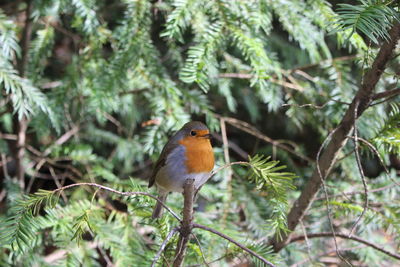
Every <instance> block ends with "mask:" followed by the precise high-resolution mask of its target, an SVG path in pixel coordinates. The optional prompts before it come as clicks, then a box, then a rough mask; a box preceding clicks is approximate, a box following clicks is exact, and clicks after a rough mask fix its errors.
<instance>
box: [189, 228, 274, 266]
mask: <svg viewBox="0 0 400 267" xmlns="http://www.w3.org/2000/svg"><path fill="white" fill-rule="evenodd" d="M193 228H199V229H203V230H206V231H209V232H211V233H213V234H216V235H218V236H220V237H222V238H223V239H225V240H228V241H229V242H231V243H233V244H235V245H236V246H238V247H239V248H241V249H242V250H244V251H246V252H247V253H249V254H251V255H253V256H254V257H256V258H257V259H259V260H260V261H262V262H263V263H265V264H266V265H268V266H271V267H275V265H274V264H273V263H271V262H269V261H268V260H266V259H265V258H264V257H263V256H261V255H259V254H257V253H255V252H254V251H252V250H250V249H248V248H247V247H245V246H244V245H242V244H240V243H239V242H237V241H235V240H233V239H232V238H230V237H229V236H227V235H225V234H223V233H221V232H219V231H217V230H215V229H213V228H210V227H208V226H205V225H201V224H197V223H194V224H193Z"/></svg>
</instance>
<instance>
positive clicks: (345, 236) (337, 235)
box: [289, 232, 400, 260]
mask: <svg viewBox="0 0 400 267" xmlns="http://www.w3.org/2000/svg"><path fill="white" fill-rule="evenodd" d="M330 236H332V233H331V232H322V233H314V234H308V236H307V237H308V238H319V237H330ZM336 237H339V238H343V239H349V240H353V241H356V242H359V243H362V244H365V245H367V246H369V247H371V248H373V249H376V250H378V251H380V252H382V253H385V254H386V255H388V256H390V257H392V258H395V259H398V260H400V255H399V254H397V253H395V252H390V251H388V250H386V249H384V248H383V247H381V246H378V245H375V244H374V243H372V242H369V241H368V240H365V239H362V238H361V237H357V236H354V235H353V236H349V235H348V234H343V233H336ZM304 238H305V236H304V235H299V236H294V237H292V238H291V239H290V240H289V243H293V242H298V241H301V240H304Z"/></svg>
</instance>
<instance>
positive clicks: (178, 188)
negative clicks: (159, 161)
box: [156, 166, 210, 192]
mask: <svg viewBox="0 0 400 267" xmlns="http://www.w3.org/2000/svg"><path fill="white" fill-rule="evenodd" d="M209 176H210V173H208V172H201V173H175V175H174V176H172V175H170V174H169V173H168V171H167V167H166V166H164V167H163V168H161V169H160V171H159V172H158V174H157V176H156V183H157V186H158V187H159V188H160V189H162V190H164V191H167V192H183V186H184V184H185V181H186V180H187V179H193V180H194V186H195V188H196V189H197V188H199V187H200V186H202V185H203V184H204V183H205V182H206V181H207V178H208V177H209Z"/></svg>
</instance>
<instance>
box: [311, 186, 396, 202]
mask: <svg viewBox="0 0 400 267" xmlns="http://www.w3.org/2000/svg"><path fill="white" fill-rule="evenodd" d="M396 186H397V184H395V183H393V184H390V185H386V186H383V187H379V188H376V189H371V190H369V193H376V192H381V191H385V190H387V189H390V188H393V187H396ZM364 193H365V192H364V191H353V192H344V193H341V194H338V195H330V196H329V198H337V197H345V196H352V195H359V194H364ZM320 200H326V198H325V197H319V198H316V199H315V201H320Z"/></svg>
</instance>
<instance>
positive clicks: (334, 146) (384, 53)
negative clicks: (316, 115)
mask: <svg viewBox="0 0 400 267" xmlns="http://www.w3.org/2000/svg"><path fill="white" fill-rule="evenodd" d="M389 34H390V40H389V41H388V42H385V43H384V44H383V45H382V47H381V49H380V51H379V53H378V55H377V56H376V58H375V60H374V63H373V64H372V67H371V69H369V70H368V71H367V72H366V73H365V75H364V77H363V83H362V84H361V86H360V88H359V90H358V91H357V93H356V95H355V97H354V98H353V101H352V103H351V105H350V106H349V108H348V110H347V111H346V113H345V115H344V117H343V119H342V121H341V122H340V124H339V125H338V127H337V128H336V131H335V132H334V133H333V134H332V136H331V140H330V141H329V143H328V145H327V147H326V149H325V150H324V152H323V153H322V156H321V158H320V160H319V161H318V162H317V164H319V166H320V173H319V170H318V168H317V167H316V168H315V170H314V172H313V174H312V176H311V178H310V179H309V180H308V183H307V184H306V186H305V187H304V190H303V191H302V193H301V195H300V197H299V198H298V199H297V200H296V201H295V202H294V204H293V206H292V209H291V210H290V212H289V214H288V217H287V224H288V229H289V230H290V231H291V232H293V231H294V230H295V228H296V226H297V225H298V224H299V222H300V221H301V220H302V219H303V217H304V214H305V213H306V212H307V210H308V208H309V207H310V205H311V203H312V202H313V201H314V198H315V196H316V194H317V193H318V191H319V189H320V187H321V185H322V180H321V179H326V178H327V176H328V175H329V172H330V171H331V169H332V167H333V166H334V164H335V162H336V159H337V156H338V153H339V152H340V150H341V149H342V148H343V146H344V145H345V144H346V142H347V136H348V135H349V134H350V133H351V131H352V129H353V126H354V118H355V117H356V118H358V117H360V116H361V114H362V113H363V112H364V111H365V110H366V109H367V108H368V106H369V105H370V103H371V101H372V100H373V93H374V89H375V86H376V84H377V82H378V81H379V79H380V77H381V75H382V73H383V71H384V69H385V66H386V63H387V62H388V61H389V60H390V57H391V55H392V52H393V50H394V49H395V48H396V45H397V42H398V40H399V38H400V23H396V24H395V25H394V26H393V27H392V29H391V30H390V32H389ZM355 110H357V114H356V116H355V114H354V113H355ZM290 236H291V234H290V233H288V234H286V235H283V236H282V239H281V240H278V238H277V235H275V237H274V238H273V239H272V240H271V241H270V244H271V245H272V246H273V248H274V250H275V251H276V252H278V251H280V250H281V249H282V248H283V247H284V246H285V245H286V244H287V243H288V242H289V240H290Z"/></svg>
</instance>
